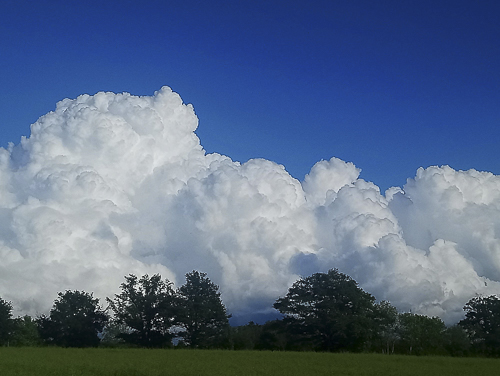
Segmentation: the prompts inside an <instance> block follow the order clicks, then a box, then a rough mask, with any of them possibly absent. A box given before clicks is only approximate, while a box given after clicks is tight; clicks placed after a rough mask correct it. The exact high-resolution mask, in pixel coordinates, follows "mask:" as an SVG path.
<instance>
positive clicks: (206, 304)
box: [178, 271, 230, 348]
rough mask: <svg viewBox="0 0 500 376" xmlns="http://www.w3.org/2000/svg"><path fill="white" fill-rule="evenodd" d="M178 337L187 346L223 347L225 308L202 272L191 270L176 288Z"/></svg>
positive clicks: (225, 327)
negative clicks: (179, 328) (179, 325)
mask: <svg viewBox="0 0 500 376" xmlns="http://www.w3.org/2000/svg"><path fill="white" fill-rule="evenodd" d="M178 295H179V307H180V309H179V323H180V324H181V326H182V328H183V330H182V331H181V332H180V333H179V334H178V335H179V336H180V337H181V338H182V339H183V340H184V342H185V343H186V344H187V345H189V346H190V347H193V348H194V347H196V348H210V347H220V346H223V342H224V340H226V339H227V335H228V332H229V321H228V318H229V317H230V316H228V314H227V312H226V307H225V306H224V304H223V303H222V300H221V297H220V292H219V287H218V286H217V285H216V284H214V283H213V282H212V281H210V279H209V278H208V277H207V274H206V273H200V272H198V271H192V272H191V273H187V274H186V283H185V284H184V285H182V286H181V287H180V288H179V289H178Z"/></svg>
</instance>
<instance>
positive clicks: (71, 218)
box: [0, 87, 500, 323]
mask: <svg viewBox="0 0 500 376" xmlns="http://www.w3.org/2000/svg"><path fill="white" fill-rule="evenodd" d="M197 125H198V120H197V118H196V115H195V114H194V110H193V108H192V107H191V106H190V105H185V104H183V103H182V100H181V98H180V97H179V96H178V95H177V94H176V93H173V92H172V91H171V90H170V89H169V88H167V87H164V88H162V89H161V90H160V91H158V92H157V93H155V95H154V96H152V97H136V96H132V95H129V94H113V93H98V94H96V95H94V96H88V95H82V96H80V97H78V98H76V99H75V100H69V99H65V100H63V101H61V102H59V103H58V104H57V107H56V110H55V111H54V112H50V113H48V114H47V115H45V116H43V117H41V118H40V119H39V120H38V121H37V122H36V123H35V124H33V125H32V127H31V136H30V137H29V138H23V139H22V140H21V142H20V144H18V145H13V144H12V145H10V146H9V148H8V150H6V149H0V221H1V226H0V296H2V297H3V298H4V299H7V300H11V301H12V302H13V303H14V306H15V307H16V309H17V310H18V311H19V313H21V312H22V313H28V314H37V313H43V312H46V311H47V310H48V309H49V307H50V306H51V304H52V302H53V300H54V299H55V297H56V293H57V292H58V291H61V290H64V289H79V290H85V291H89V292H90V291H93V292H94V293H95V294H96V296H98V297H101V298H103V297H105V296H111V294H113V293H115V292H117V290H118V288H119V285H120V283H121V282H122V281H123V276H124V275H127V274H129V273H134V274H137V275H142V274H145V273H149V274H152V273H161V274H162V275H163V276H164V277H167V278H169V279H170V280H172V281H174V282H175V283H177V284H179V283H183V276H184V274H185V273H186V272H189V271H191V270H193V269H197V270H200V271H204V272H207V273H208V275H209V276H210V278H211V279H212V280H213V281H214V282H216V283H218V284H219V285H220V287H221V291H222V293H223V295H222V296H223V299H224V302H225V303H226V305H227V307H228V310H229V311H230V312H232V313H233V314H234V315H235V316H239V315H240V316H241V315H245V314H250V313H259V312H260V313H265V312H268V311H270V310H271V306H272V303H273V301H274V300H275V299H276V298H277V297H278V296H279V295H283V294H285V293H286V290H287V288H288V287H289V286H290V285H291V283H293V281H294V280H296V279H297V278H298V277H299V276H304V275H308V274H310V273H313V272H317V271H326V270H328V269H329V268H332V267H337V268H339V269H340V270H341V271H343V272H345V273H347V274H349V275H351V276H352V277H353V278H354V279H356V280H357V281H358V282H359V283H360V284H361V286H362V287H363V288H364V289H365V290H367V291H369V292H370V293H372V294H373V295H375V297H376V298H377V299H379V300H382V299H386V300H389V301H391V302H392V303H393V304H395V305H396V306H397V307H398V308H400V309H401V310H409V309H411V310H412V311H413V312H419V313H425V314H429V315H439V316H441V317H442V318H444V319H445V320H446V321H447V322H449V323H452V322H454V321H457V320H458V319H460V318H461V316H462V306H463V305H464V303H465V302H466V301H467V300H468V299H469V298H471V297H472V296H474V295H475V294H488V293H499V292H500V283H499V282H498V281H500V177H497V176H495V175H493V174H491V173H486V172H477V171H475V170H470V171H455V170H453V169H451V168H449V167H446V166H445V167H430V168H428V169H425V170H424V169H419V170H418V171H417V175H416V177H415V178H414V179H409V180H408V183H407V184H406V185H405V186H404V187H403V188H402V189H400V188H391V189H389V190H388V191H387V192H386V194H385V196H384V195H382V194H381V193H380V190H379V189H378V187H377V186H375V185H374V184H372V183H369V182H366V181H364V180H362V179H359V172H360V170H359V169H358V168H356V167H355V166H354V165H353V164H352V163H346V162H343V161H341V160H339V159H336V158H332V159H331V160H329V161H321V162H318V163H317V164H316V165H315V166H313V168H312V169H311V171H310V173H309V174H308V175H307V176H306V177H305V179H304V181H303V182H300V181H298V180H296V179H294V178H293V177H291V176H290V175H289V174H288V173H287V172H286V170H285V169H284V167H283V166H280V165H278V164H276V163H273V162H271V161H267V160H262V159H254V160H250V161H248V162H246V163H243V164H240V163H238V162H234V161H232V160H231V159H230V158H228V157H225V156H222V155H219V154H206V153H205V151H204V150H203V148H202V147H201V145H200V142H199V139H198V137H197V136H196V134H195V133H194V132H195V130H196V128H197Z"/></svg>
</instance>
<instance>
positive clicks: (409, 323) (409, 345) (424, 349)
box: [398, 313, 446, 355]
mask: <svg viewBox="0 0 500 376" xmlns="http://www.w3.org/2000/svg"><path fill="white" fill-rule="evenodd" d="M445 331H446V326H445V325H444V322H443V321H442V320H441V319H440V318H439V317H428V316H424V315H417V314H414V313H402V314H400V315H399V317H398V334H399V341H398V342H399V345H400V347H401V348H402V349H407V351H408V353H409V354H414V355H431V354H436V355H438V354H443V353H444V333H445Z"/></svg>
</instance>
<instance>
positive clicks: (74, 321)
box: [37, 291, 108, 347]
mask: <svg viewBox="0 0 500 376" xmlns="http://www.w3.org/2000/svg"><path fill="white" fill-rule="evenodd" d="M107 321H108V316H107V315H106V313H105V312H104V311H103V310H102V309H101V307H100V306H99V299H97V298H94V297H93V296H92V294H89V293H87V292H83V291H66V292H64V293H63V292H60V293H59V294H58V298H57V300H56V301H55V302H54V305H53V307H52V309H51V310H50V314H49V316H45V315H42V316H40V317H38V319H37V324H38V328H39V333H40V336H41V338H42V340H43V341H44V342H45V343H47V344H54V345H58V346H63V347H94V346H97V345H98V344H99V336H98V335H99V333H100V332H101V331H102V330H103V328H104V326H105V325H106V323H107Z"/></svg>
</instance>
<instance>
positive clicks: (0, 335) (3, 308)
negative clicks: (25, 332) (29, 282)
mask: <svg viewBox="0 0 500 376" xmlns="http://www.w3.org/2000/svg"><path fill="white" fill-rule="evenodd" d="M11 330H12V304H11V303H10V302H7V301H5V300H3V299H2V298H0V345H4V344H6V343H8V341H9V338H10V334H11Z"/></svg>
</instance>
